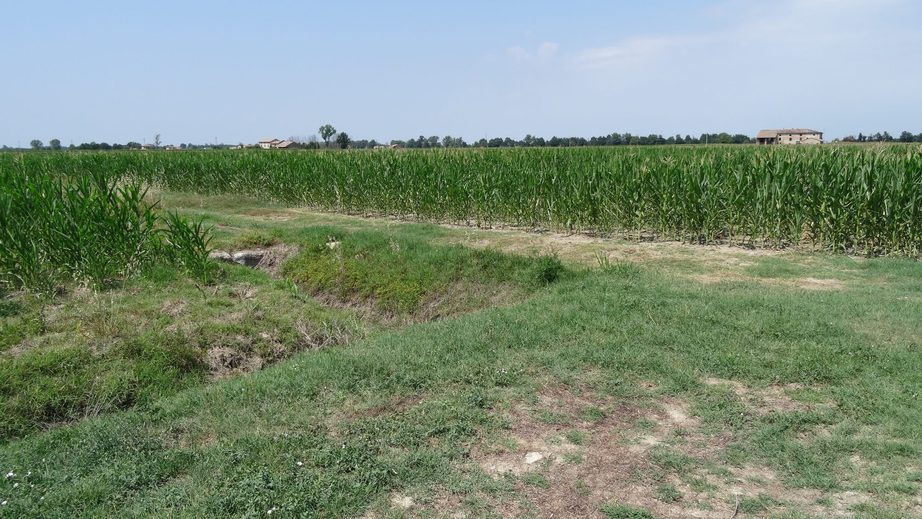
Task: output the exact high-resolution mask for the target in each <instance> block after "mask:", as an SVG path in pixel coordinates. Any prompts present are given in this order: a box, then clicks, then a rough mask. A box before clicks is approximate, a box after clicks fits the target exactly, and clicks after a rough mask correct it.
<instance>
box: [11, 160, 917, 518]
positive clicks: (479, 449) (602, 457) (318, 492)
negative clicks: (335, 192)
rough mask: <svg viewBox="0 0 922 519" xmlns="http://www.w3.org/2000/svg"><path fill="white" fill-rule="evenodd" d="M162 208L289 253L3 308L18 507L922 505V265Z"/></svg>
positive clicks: (53, 512) (328, 513) (707, 513)
mask: <svg viewBox="0 0 922 519" xmlns="http://www.w3.org/2000/svg"><path fill="white" fill-rule="evenodd" d="M592 153H595V152H592ZM884 153H894V157H895V156H896V152H892V151H891V152H884ZM907 153H908V152H907ZM913 153H914V152H913ZM348 156H351V155H348ZM423 156H426V155H423ZM484 156H487V157H493V159H496V160H498V157H499V155H497V156H492V155H490V154H486V155H484ZM909 156H910V160H918V158H917V155H912V153H910V155H909ZM94 157H95V158H94ZM128 157H131V160H135V158H134V157H135V156H128ZM190 157H197V156H196V155H194V154H193V155H190ZM270 157H274V158H272V159H271V160H282V159H279V158H276V157H277V156H276V155H270ZM320 157H321V158H318V159H317V160H333V159H327V158H326V156H325V155H321V156H320ZM385 157H386V159H385V160H394V161H400V160H404V159H403V158H401V157H402V156H401V155H398V154H393V155H391V154H388V155H386V156H385ZM433 157H434V155H433ZM546 157H548V158H550V157H552V155H547V156H546ZM817 157H819V156H817ZM833 157H835V155H833ZM43 160H44V159H43ZM81 160H86V161H92V160H99V161H106V160H114V159H110V158H108V157H102V158H100V157H99V156H97V155H86V156H85V157H84V158H83V159H81ZM190 160H191V159H190ZM253 160H263V159H261V158H260V159H253ZM286 160H287V159H286ZM349 160H353V159H349ZM355 160H358V159H355ZM472 160H476V159H472ZM714 160H717V159H714ZM777 160H780V159H777ZM816 160H820V158H816ZM827 160H831V159H827ZM855 160H859V159H855ZM880 160H896V159H880ZM901 160H902V159H901ZM81 167H82V166H81ZM231 178H235V177H233V175H232V176H231ZM241 191H243V192H246V190H245V189H241ZM254 194H261V193H254ZM153 196H155V197H156V198H159V199H160V200H161V201H162V205H163V207H164V208H165V209H167V210H170V211H175V212H176V213H177V214H179V215H181V216H184V217H191V218H201V219H203V221H204V223H205V225H206V226H213V229H214V240H213V242H212V245H213V246H215V247H217V248H220V249H223V250H239V249H244V248H254V247H262V248H267V249H269V250H271V251H273V252H274V253H275V254H277V256H276V258H277V261H276V262H275V263H274V264H272V265H267V266H265V268H260V269H249V268H247V267H244V266H239V265H222V266H221V267H220V271H219V273H218V274H217V275H216V276H215V278H214V280H213V281H211V282H208V283H203V282H201V281H198V280H196V278H195V277H194V276H191V277H190V276H189V275H188V274H186V273H184V271H183V270H182V269H178V268H177V267H175V266H173V265H171V264H159V263H155V264H151V265H148V266H147V267H145V268H143V269H141V271H140V272H139V273H138V274H137V275H135V276H134V277H131V278H128V279H126V280H124V281H123V282H122V283H119V284H117V285H115V286H112V287H109V288H108V289H106V290H85V289H79V288H73V287H71V288H68V289H67V290H66V291H65V292H64V293H62V294H58V295H57V296H56V297H55V298H53V299H51V300H49V299H47V298H43V297H38V296H31V295H28V294H26V293H22V292H17V291H14V292H8V293H6V294H4V298H3V303H2V306H0V319H2V325H3V327H2V333H0V350H2V352H0V379H2V384H0V406H2V414H3V418H4V419H3V425H2V427H3V429H2V435H3V438H4V439H3V440H2V443H0V472H2V474H3V475H4V477H2V478H0V502H3V503H4V504H3V505H2V506H0V517H74V516H77V517H103V516H105V517H109V516H119V517H149V516H156V517H163V516H172V517H241V516H242V517H263V516H269V515H271V516H272V517H276V516H281V517H369V518H370V517H378V518H384V517H459V516H469V517H509V516H519V517H549V516H554V517H564V516H595V517H608V518H629V517H630V518H634V517H638V518H642V517H661V518H671V517H689V516H697V517H721V518H724V517H731V516H734V515H736V516H738V517H788V518H800V517H817V518H819V517H862V518H898V517H922V498H920V485H922V463H920V461H919V460H920V459H922V403H920V401H919V395H920V392H922V352H920V348H922V341H920V337H922V264H920V263H919V262H918V261H916V260H913V259H908V258H899V257H892V258H865V257H850V256H845V255H828V254H821V253H808V252H803V251H794V250H789V251H778V250H752V249H745V248H735V247H727V246H692V245H684V244H680V243H670V242H650V243H647V242H637V241H628V240H621V239H618V238H602V237H590V236H582V235H562V234H554V233H550V232H544V233H526V232H521V231H516V230H487V229H478V228H475V227H466V226H460V227H459V226H442V225H434V224H423V223H412V222H405V221H400V220H397V219H389V218H359V217H352V216H345V215H342V214H335V213H318V212H315V211H314V210H310V209H302V208H298V207H289V206H285V205H280V204H275V203H269V202H265V201H262V200H258V199H255V198H246V197H243V196H238V195H234V196H232V195H218V194H216V195H212V196H197V195H191V194H188V193H179V192H171V191H163V192H158V193H156V194H154V195H153ZM460 216H461V215H459V217H460ZM556 223H561V222H556Z"/></svg>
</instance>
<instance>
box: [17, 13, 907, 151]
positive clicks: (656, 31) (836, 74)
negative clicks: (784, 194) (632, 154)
mask: <svg viewBox="0 0 922 519" xmlns="http://www.w3.org/2000/svg"><path fill="white" fill-rule="evenodd" d="M0 49H2V55H3V61H4V63H3V67H2V70H3V75H2V77H0V121H2V122H0V144H7V145H13V146H15V145H17V144H19V145H23V146H26V145H28V142H29V140H31V139H33V138H39V139H42V140H43V141H45V142H47V141H48V140H50V139H51V138H55V137H56V138H59V139H61V141H62V143H64V144H65V145H67V144H69V143H70V142H74V143H80V142H83V141H91V140H94V141H98V142H103V141H106V142H126V141H130V140H132V141H138V142H145V141H147V142H149V141H151V140H152V139H153V136H154V134H155V133H160V134H162V139H163V142H164V143H177V144H178V143H180V142H212V141H214V140H215V139H217V140H218V141H220V142H226V143H237V142H255V141H256V140H258V139H259V138H262V137H270V136H274V137H282V138H284V137H288V136H309V135H311V134H314V133H316V132H317V128H318V127H319V126H320V125H321V124H323V123H326V122H330V123H332V124H333V125H334V126H336V127H337V128H338V129H340V130H345V131H347V132H349V134H350V135H351V136H352V137H353V138H375V139H378V140H382V141H383V140H389V139H395V138H408V137H413V136H418V135H427V136H428V135H439V136H444V135H447V134H450V135H454V136H459V135H460V136H463V137H465V138H466V139H468V140H469V141H470V140H476V139H479V138H481V137H495V136H503V137H505V136H512V137H519V138H520V137H522V136H524V135H525V134H527V133H531V134H534V135H540V136H545V137H550V136H552V135H567V136H569V135H580V136H587V137H588V136H591V135H602V134H607V133H611V132H613V131H618V132H631V133H635V134H648V133H662V134H664V135H671V134H676V133H681V134H683V135H684V134H686V133H688V134H699V133H701V132H704V131H729V132H733V133H736V132H739V133H746V134H749V135H754V134H755V132H757V131H758V130H759V129H760V128H763V127H764V128H772V127H812V128H816V129H819V130H823V131H825V132H826V133H827V136H828V137H837V136H843V135H846V134H849V133H857V132H859V131H864V132H868V131H878V130H881V131H882V130H888V131H890V132H891V133H898V132H899V131H901V130H904V129H908V130H911V131H913V132H915V133H918V132H922V2H919V1H917V0H773V1H770V2H768V1H758V2H757V1H743V0H709V1H706V0H689V1H665V0H663V1H655V0H650V1H647V2H638V1H607V2H603V1H597V2H590V1H579V0H575V1H569V2H560V1H557V2H545V1H535V0H531V1H517V0H512V1H506V2H502V3H500V2H487V1H468V2H453V3H442V2H429V3H420V2H401V1H391V2H329V1H325V2H295V1H291V2H286V1H265V2H259V3H257V2H240V1H233V0H230V1H220V2H219V1H198V2H192V1H185V2H179V1H159V2H150V3H145V4H141V3H131V2H127V3H126V2H102V1H97V2H89V1H88V2H71V1H67V2H64V1H55V0H46V1H44V2H24V1H11V0H0Z"/></svg>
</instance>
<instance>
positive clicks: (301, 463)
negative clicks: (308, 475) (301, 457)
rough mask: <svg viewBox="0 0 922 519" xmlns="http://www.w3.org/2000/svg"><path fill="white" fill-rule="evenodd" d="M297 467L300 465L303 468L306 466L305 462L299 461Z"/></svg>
mask: <svg viewBox="0 0 922 519" xmlns="http://www.w3.org/2000/svg"><path fill="white" fill-rule="evenodd" d="M296 465H298V466H299V467H302V466H304V462H303V461H299V462H298V463H297V464H296Z"/></svg>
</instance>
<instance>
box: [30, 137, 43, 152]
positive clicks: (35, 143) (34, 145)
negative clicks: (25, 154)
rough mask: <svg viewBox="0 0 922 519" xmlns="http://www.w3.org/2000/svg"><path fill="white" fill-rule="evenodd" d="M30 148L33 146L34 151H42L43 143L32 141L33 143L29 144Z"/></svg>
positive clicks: (36, 140)
mask: <svg viewBox="0 0 922 519" xmlns="http://www.w3.org/2000/svg"><path fill="white" fill-rule="evenodd" d="M29 146H32V149H33V150H40V149H42V141H40V140H38V139H32V142H30V143H29Z"/></svg>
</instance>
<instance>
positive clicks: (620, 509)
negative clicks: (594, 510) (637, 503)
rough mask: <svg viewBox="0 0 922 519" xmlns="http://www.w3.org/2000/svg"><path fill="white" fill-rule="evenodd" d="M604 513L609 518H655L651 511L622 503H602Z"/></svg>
mask: <svg viewBox="0 0 922 519" xmlns="http://www.w3.org/2000/svg"><path fill="white" fill-rule="evenodd" d="M602 514H604V515H605V517H607V518H608V519H655V516H654V515H653V514H651V513H650V512H648V511H646V510H644V509H642V508H637V507H634V506H629V505H623V504H621V503H606V504H604V505H602Z"/></svg>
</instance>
